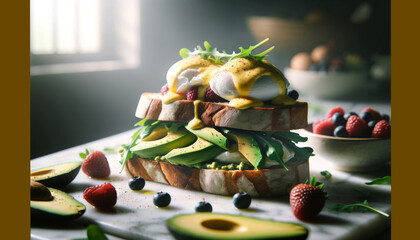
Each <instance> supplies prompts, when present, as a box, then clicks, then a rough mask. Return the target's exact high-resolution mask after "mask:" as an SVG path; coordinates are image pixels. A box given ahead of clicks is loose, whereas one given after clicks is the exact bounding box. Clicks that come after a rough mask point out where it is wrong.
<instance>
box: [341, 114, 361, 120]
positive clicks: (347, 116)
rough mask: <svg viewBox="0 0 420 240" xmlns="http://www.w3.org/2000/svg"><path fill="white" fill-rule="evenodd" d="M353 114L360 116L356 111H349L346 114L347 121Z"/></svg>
mask: <svg viewBox="0 0 420 240" xmlns="http://www.w3.org/2000/svg"><path fill="white" fill-rule="evenodd" d="M351 115H355V116H359V115H357V113H355V112H348V113H346V114H344V119H345V120H346V121H347V120H348V119H349V117H350V116H351Z"/></svg>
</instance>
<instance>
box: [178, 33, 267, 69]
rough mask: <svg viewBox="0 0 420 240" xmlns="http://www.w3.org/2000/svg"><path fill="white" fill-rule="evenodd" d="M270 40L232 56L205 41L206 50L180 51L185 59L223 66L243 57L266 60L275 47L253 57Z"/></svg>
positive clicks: (198, 47)
mask: <svg viewBox="0 0 420 240" xmlns="http://www.w3.org/2000/svg"><path fill="white" fill-rule="evenodd" d="M268 40H269V39H268V38H266V39H264V40H262V41H261V42H259V43H257V44H256V45H254V46H249V48H243V47H239V50H241V52H240V53H235V52H233V53H232V54H228V53H226V52H225V51H222V52H219V51H217V48H214V47H212V46H211V45H210V43H209V42H207V41H205V42H204V49H203V48H202V47H201V46H197V47H196V48H194V51H190V50H188V49H187V48H182V49H181V50H180V51H179V55H180V56H181V57H183V58H188V57H191V56H200V57H202V58H204V59H207V60H210V61H213V62H214V63H216V64H223V63H225V62H227V61H230V60H232V59H235V58H241V57H250V58H254V59H256V60H258V61H262V60H264V58H266V57H267V53H269V52H270V51H271V50H273V49H274V46H273V47H271V48H269V49H267V50H265V51H264V52H262V53H259V54H256V55H253V54H252V51H253V50H254V49H255V48H257V47H259V46H260V45H262V44H263V43H265V42H267V41H268Z"/></svg>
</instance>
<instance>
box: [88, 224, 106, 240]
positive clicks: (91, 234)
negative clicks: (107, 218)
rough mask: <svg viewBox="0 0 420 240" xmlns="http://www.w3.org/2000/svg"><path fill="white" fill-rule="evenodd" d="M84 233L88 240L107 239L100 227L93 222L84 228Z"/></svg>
mask: <svg viewBox="0 0 420 240" xmlns="http://www.w3.org/2000/svg"><path fill="white" fill-rule="evenodd" d="M86 233H87V237H88V239H89V240H108V238H107V237H106V236H105V234H104V233H103V232H102V231H101V229H100V228H99V227H98V226H96V225H95V224H90V225H89V226H88V227H87V229H86Z"/></svg>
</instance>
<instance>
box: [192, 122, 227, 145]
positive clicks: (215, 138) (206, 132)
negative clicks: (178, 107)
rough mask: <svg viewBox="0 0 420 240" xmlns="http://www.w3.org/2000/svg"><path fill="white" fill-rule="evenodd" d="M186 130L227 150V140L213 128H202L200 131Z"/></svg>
mask: <svg viewBox="0 0 420 240" xmlns="http://www.w3.org/2000/svg"><path fill="white" fill-rule="evenodd" d="M186 129H187V130H188V131H190V132H192V133H194V134H195V135H197V136H199V137H201V138H204V139H206V140H207V141H209V142H211V143H214V144H216V145H217V146H219V147H221V148H223V149H225V150H229V144H228V138H227V137H225V136H224V135H223V134H222V133H221V132H219V131H217V130H216V129H215V128H211V127H203V128H200V129H191V128H189V127H186Z"/></svg>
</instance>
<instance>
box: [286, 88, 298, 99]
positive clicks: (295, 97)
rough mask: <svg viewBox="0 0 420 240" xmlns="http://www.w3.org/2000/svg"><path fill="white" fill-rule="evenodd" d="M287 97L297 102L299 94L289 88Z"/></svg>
mask: <svg viewBox="0 0 420 240" xmlns="http://www.w3.org/2000/svg"><path fill="white" fill-rule="evenodd" d="M287 96H289V97H291V98H293V99H294V100H297V99H298V98H299V93H298V92H297V91H296V90H294V89H291V88H289V89H287Z"/></svg>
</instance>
